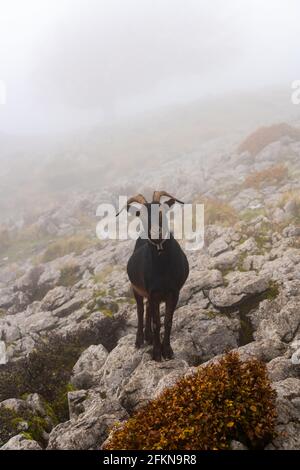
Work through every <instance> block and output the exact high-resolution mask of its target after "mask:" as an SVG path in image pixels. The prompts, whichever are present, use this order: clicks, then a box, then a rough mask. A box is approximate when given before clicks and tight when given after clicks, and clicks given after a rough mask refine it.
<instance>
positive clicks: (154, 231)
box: [150, 226, 170, 240]
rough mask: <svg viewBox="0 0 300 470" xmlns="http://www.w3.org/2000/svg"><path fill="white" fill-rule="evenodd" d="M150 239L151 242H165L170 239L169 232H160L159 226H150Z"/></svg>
mask: <svg viewBox="0 0 300 470" xmlns="http://www.w3.org/2000/svg"><path fill="white" fill-rule="evenodd" d="M150 238H151V240H165V239H167V238H170V232H169V231H168V230H160V228H159V226H151V230H150Z"/></svg>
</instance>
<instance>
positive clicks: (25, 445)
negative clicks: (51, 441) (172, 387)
mask: <svg viewBox="0 0 300 470" xmlns="http://www.w3.org/2000/svg"><path fill="white" fill-rule="evenodd" d="M0 450H42V448H41V446H40V445H39V444H38V443H37V442H36V441H34V440H30V439H26V437H24V436H23V434H18V435H17V436H14V437H12V438H11V439H10V440H9V441H8V442H7V443H6V444H4V446H2V447H1V448H0Z"/></svg>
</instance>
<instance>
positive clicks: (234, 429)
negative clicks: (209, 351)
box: [104, 352, 276, 450]
mask: <svg viewBox="0 0 300 470" xmlns="http://www.w3.org/2000/svg"><path fill="white" fill-rule="evenodd" d="M275 398H276V394H275V392H274V390H273V389H272V388H271V384H270V382H269V379H268V376H267V372H266V367H265V365H264V364H263V363H261V362H259V361H258V360H256V359H251V360H248V361H246V362H242V361H241V360H240V358H239V356H238V354H237V353H234V352H231V353H228V354H226V355H225V356H224V357H223V358H221V359H220V361H219V362H214V363H211V364H208V365H206V366H204V367H199V368H198V370H197V372H196V373H195V374H193V375H188V376H185V377H183V378H182V379H181V380H179V382H178V383H177V384H176V385H175V386H173V387H172V388H169V389H167V390H166V391H164V392H163V393H162V394H161V395H160V396H159V397H158V398H156V399H155V400H153V401H151V402H150V403H149V404H147V405H146V406H145V407H143V408H142V409H140V410H139V411H137V412H136V413H135V414H134V415H133V416H132V417H131V418H130V419H129V420H128V421H126V422H125V423H122V424H120V425H119V426H117V427H116V428H115V430H114V431H113V432H112V434H111V436H110V438H109V439H108V440H107V441H106V443H105V445H104V449H105V450H139V449H143V450H156V449H162V450H211V449H216V450H219V449H220V450H222V449H229V448H230V442H231V440H233V439H236V440H240V441H242V442H244V443H245V444H246V445H247V446H248V447H249V448H252V449H259V448H263V447H264V446H265V445H266V443H267V442H269V441H270V440H271V439H272V438H273V437H274V435H275V431H274V427H275V419H276V410H275Z"/></svg>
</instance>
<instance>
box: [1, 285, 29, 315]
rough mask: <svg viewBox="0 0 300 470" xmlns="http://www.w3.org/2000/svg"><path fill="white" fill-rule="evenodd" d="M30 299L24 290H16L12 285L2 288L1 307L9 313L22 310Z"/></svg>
mask: <svg viewBox="0 0 300 470" xmlns="http://www.w3.org/2000/svg"><path fill="white" fill-rule="evenodd" d="M29 302H30V300H29V298H28V296H27V295H26V294H25V293H24V292H15V291H14V289H13V288H12V287H7V288H4V289H0V308H1V309H4V310H6V313H7V314H15V313H17V312H21V311H22V309H24V308H25V307H26V306H27V305H28V304H29Z"/></svg>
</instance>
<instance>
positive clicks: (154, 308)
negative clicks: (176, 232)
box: [127, 234, 189, 361]
mask: <svg viewBox="0 0 300 470" xmlns="http://www.w3.org/2000/svg"><path fill="white" fill-rule="evenodd" d="M127 273H128V276H129V279H130V281H131V284H132V287H133V292H134V296H135V299H136V303H137V314H138V330H137V337H136V346H137V347H141V346H142V344H143V342H144V339H145V340H146V341H147V342H149V343H152V342H153V359H155V360H157V361H160V360H161V356H163V357H164V358H166V359H171V358H172V357H173V351H172V348H171V345H170V334H171V329H172V320H173V313H174V310H175V308H176V305H177V301H178V297H179V291H180V289H181V288H182V286H183V285H184V283H185V281H186V279H187V277H188V275H189V265H188V261H187V258H186V256H185V254H184V252H183V251H182V249H181V247H180V245H179V243H178V242H177V241H176V240H175V238H174V237H173V236H172V234H170V238H169V239H167V240H165V241H164V242H163V245H162V250H161V251H159V250H158V246H157V245H155V244H153V242H152V243H151V241H149V240H148V239H141V238H139V239H138V240H137V242H136V245H135V249H134V252H133V254H132V256H131V257H130V259H129V261H128V264H127ZM144 298H146V299H147V306H146V325H145V329H144ZM161 302H165V304H166V311H165V319H164V338H163V340H162V342H161V338H160V303H161Z"/></svg>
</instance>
